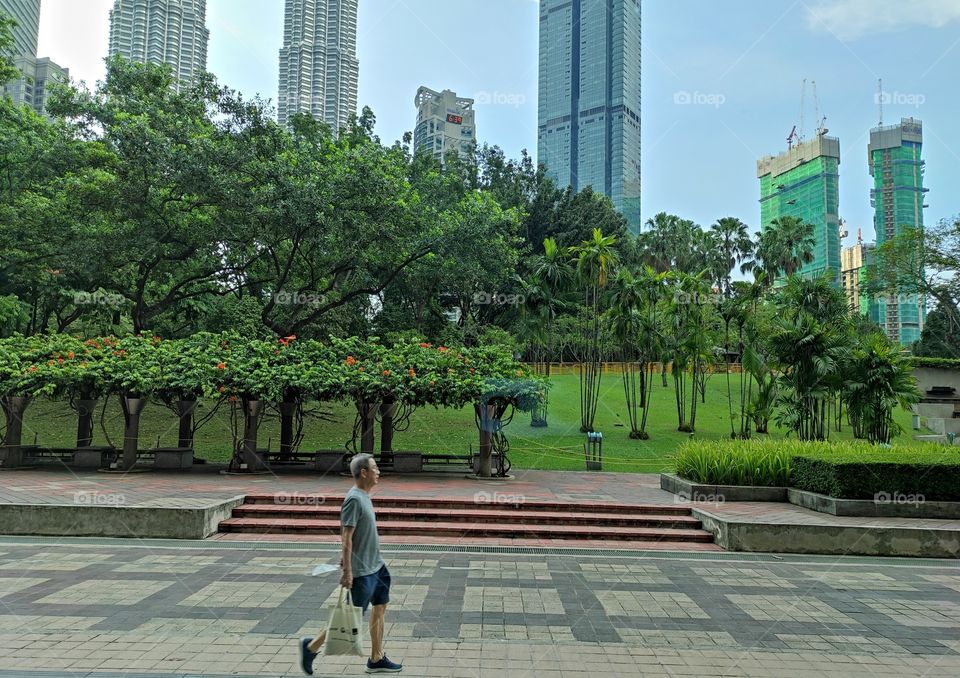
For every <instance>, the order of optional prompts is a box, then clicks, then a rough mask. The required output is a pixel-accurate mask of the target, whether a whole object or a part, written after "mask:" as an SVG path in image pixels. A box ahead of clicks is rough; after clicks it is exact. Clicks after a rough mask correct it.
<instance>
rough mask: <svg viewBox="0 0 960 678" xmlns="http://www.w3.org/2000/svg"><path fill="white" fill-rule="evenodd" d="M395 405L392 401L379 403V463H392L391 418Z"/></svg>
mask: <svg viewBox="0 0 960 678" xmlns="http://www.w3.org/2000/svg"><path fill="white" fill-rule="evenodd" d="M396 413H397V404H396V403H395V402H392V401H387V402H384V403H380V462H381V463H387V462H391V463H392V462H393V417H394V415H396Z"/></svg>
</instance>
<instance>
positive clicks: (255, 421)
mask: <svg viewBox="0 0 960 678" xmlns="http://www.w3.org/2000/svg"><path fill="white" fill-rule="evenodd" d="M262 411H263V401H261V400H249V399H246V398H244V399H243V447H242V452H241V454H242V458H243V462H244V463H245V464H246V465H247V470H248V471H259V470H260V469H262V468H263V464H262V463H261V462H260V457H258V456H257V432H258V429H259V428H260V413H261V412H262Z"/></svg>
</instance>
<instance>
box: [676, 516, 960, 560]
mask: <svg viewBox="0 0 960 678" xmlns="http://www.w3.org/2000/svg"><path fill="white" fill-rule="evenodd" d="M691 512H692V514H693V516H694V517H695V518H696V519H697V520H699V521H700V522H701V523H702V524H703V528H704V529H705V530H707V531H709V532H711V533H712V534H713V535H714V538H715V540H716V543H717V544H718V545H719V546H721V547H723V548H725V549H727V550H728V551H750V552H757V553H820V554H826V555H858V556H914V557H922V558H957V557H960V531H958V530H938V529H929V528H909V527H883V526H879V525H863V526H861V525H837V526H832V525H802V524H780V523H777V524H767V523H758V522H745V521H738V520H731V519H728V518H724V517H722V516H718V515H715V514H713V513H710V512H709V511H707V510H704V509H700V508H695V507H694V508H692V510H691Z"/></svg>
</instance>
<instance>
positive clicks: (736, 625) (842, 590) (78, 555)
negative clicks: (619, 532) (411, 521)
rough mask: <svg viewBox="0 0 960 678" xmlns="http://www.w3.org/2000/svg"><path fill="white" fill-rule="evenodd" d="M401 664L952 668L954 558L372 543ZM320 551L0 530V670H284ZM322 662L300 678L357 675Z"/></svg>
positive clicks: (603, 672) (321, 594)
mask: <svg viewBox="0 0 960 678" xmlns="http://www.w3.org/2000/svg"><path fill="white" fill-rule="evenodd" d="M384 555H385V558H386V559H387V561H388V565H389V568H390V570H391V573H392V575H393V581H394V590H393V592H392V595H391V598H392V600H391V603H390V606H389V608H388V613H387V628H386V634H387V647H386V649H387V652H388V654H389V655H390V656H391V658H394V659H397V660H403V662H404V664H405V670H404V675H410V676H452V677H453V676H465V677H466V676H496V677H498V678H499V677H501V676H510V677H513V676H518V677H529V678H535V677H536V678H539V677H541V676H546V677H548V678H549V677H553V678H561V677H562V676H574V675H576V676H579V677H580V678H582V676H583V675H588V676H637V675H695V676H703V675H711V676H713V675H729V676H737V675H748V676H754V675H756V676H778V677H779V678H786V677H788V676H815V675H837V676H861V675H862V676H878V675H890V676H893V675H897V676H902V675H916V676H956V675H960V566H958V564H957V563H956V562H952V561H935V560H908V559H893V558H887V559H880V558H854V557H845V558H842V559H837V558H833V557H818V556H802V555H796V556H773V555H754V554H733V553H715V552H704V553H665V552H650V553H645V554H644V553H631V552H617V551H586V550H573V551H570V550H568V551H561V550H559V549H509V548H491V549H480V548H473V547H468V546H461V547H456V546H441V545H433V546H414V545H409V546H400V545H390V546H387V547H385V554H384ZM324 562H327V563H333V564H336V563H337V562H338V552H337V549H336V547H335V546H334V545H326V544H303V543H287V544H271V543H264V542H249V543H245V542H239V541H237V542H224V541H210V540H207V541H173V540H151V541H147V540H122V539H74V538H32V537H3V538H0V676H4V677H6V676H28V677H29V676H33V677H34V678H41V677H43V678H46V677H47V676H72V677H74V678H81V677H93V676H117V675H124V676H126V677H127V678H131V677H134V676H150V677H155V678H159V677H161V676H194V675H195V676H201V675H202V676H297V675H302V674H301V673H300V672H299V669H298V667H297V665H296V663H295V661H296V642H297V639H299V638H300V637H301V636H304V635H311V634H313V633H314V632H315V631H316V630H317V629H318V628H321V627H322V626H323V625H324V620H325V617H326V608H327V606H329V605H330V604H331V601H333V600H334V598H335V596H336V593H337V580H336V575H326V576H321V577H312V576H310V571H311V570H312V568H313V567H314V566H315V565H317V564H319V563H324ZM362 672H363V660H362V659H360V658H323V657H321V658H320V659H319V660H318V663H317V668H316V675H318V676H339V675H362Z"/></svg>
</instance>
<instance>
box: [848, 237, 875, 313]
mask: <svg viewBox="0 0 960 678" xmlns="http://www.w3.org/2000/svg"><path fill="white" fill-rule="evenodd" d="M874 251H875V248H874V245H873V244H871V243H865V242H863V241H862V240H860V239H859V238H858V239H857V244H856V245H853V246H852V247H844V248H843V249H842V250H840V286H841V287H842V288H843V293H844V294H845V295H846V297H847V305H848V306H849V307H850V312H851V313H853V314H855V315H862V316H866V317H868V318H870V319H871V320H873V322H877V321H878V319H879V306H878V304H877V303H876V302H875V301H874V300H873V299H872V298H871V297H870V295H868V294H867V291H866V281H867V270H868V269H869V268H870V267H871V266H872V265H873V263H874Z"/></svg>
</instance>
